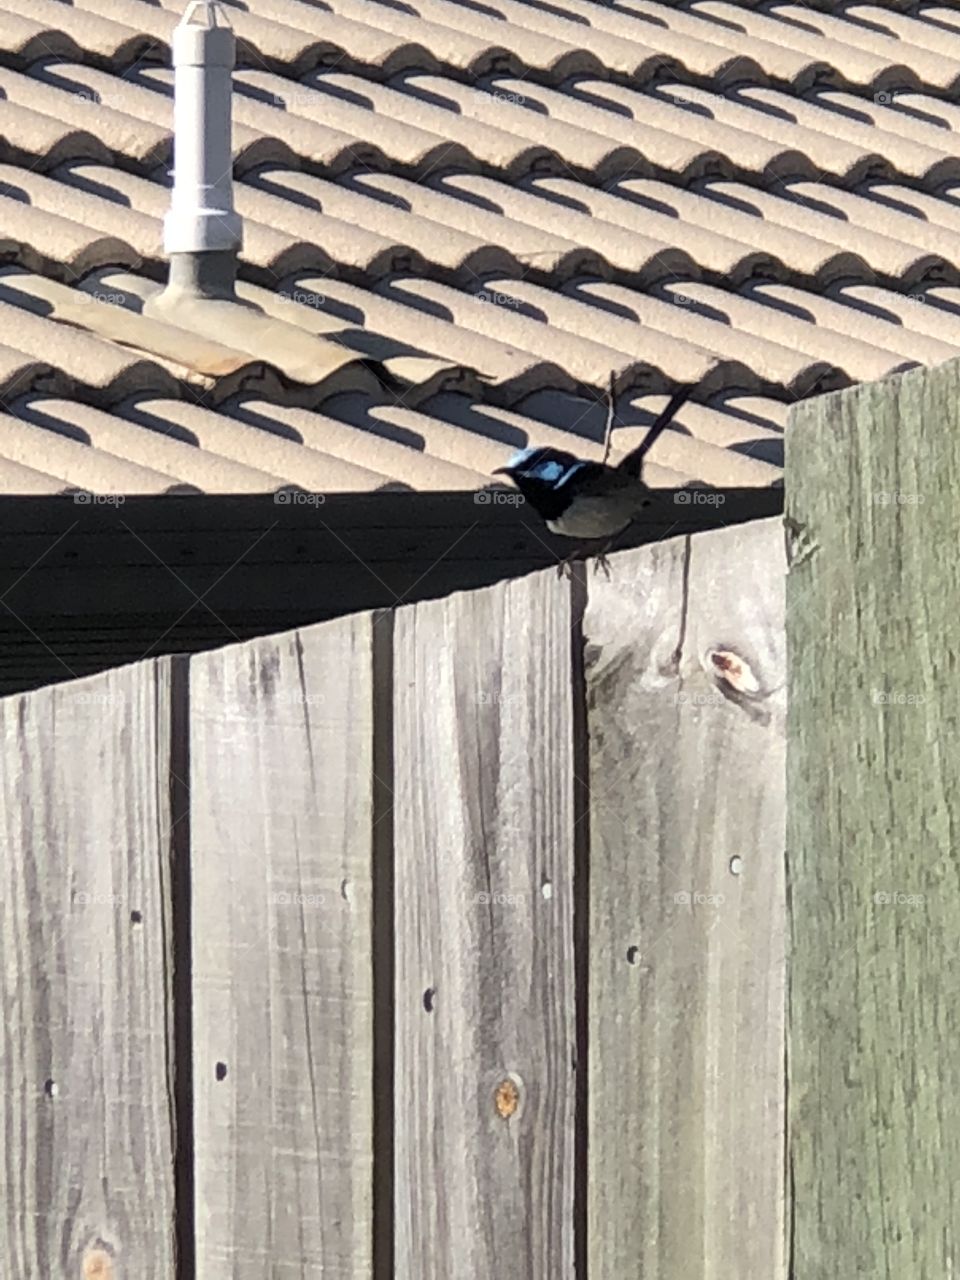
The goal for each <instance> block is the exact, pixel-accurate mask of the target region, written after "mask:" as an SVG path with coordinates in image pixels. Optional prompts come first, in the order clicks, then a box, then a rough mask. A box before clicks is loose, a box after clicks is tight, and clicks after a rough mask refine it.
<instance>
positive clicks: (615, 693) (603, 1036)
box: [584, 521, 785, 1280]
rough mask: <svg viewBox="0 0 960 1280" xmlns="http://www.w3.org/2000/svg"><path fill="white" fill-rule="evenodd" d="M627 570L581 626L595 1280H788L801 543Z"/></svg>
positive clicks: (735, 540)
mask: <svg viewBox="0 0 960 1280" xmlns="http://www.w3.org/2000/svg"><path fill="white" fill-rule="evenodd" d="M612 566H613V572H612V578H611V580H610V581H609V582H606V581H604V580H603V579H602V578H598V577H593V576H592V577H591V579H590V582H589V600H588V604H587V610H586V614H585V618H584V638H585V641H586V646H587V647H586V672H587V689H588V723H589V731H590V899H591V908H590V959H589V969H590V980H589V1009H590V1018H589V1025H590V1060H589V1079H590V1090H589V1148H588V1150H589V1177H588V1187H589V1221H588V1247H589V1259H590V1275H591V1277H592V1278H593V1280H621V1278H622V1277H626V1276H631V1277H634V1276H643V1277H644V1280H654V1277H656V1278H657V1280H700V1278H703V1280H728V1278H729V1277H731V1276H743V1277H750V1278H751V1280H753V1277H758V1278H759V1277H763V1280H781V1278H782V1277H783V1276H784V1275H785V1257H784V1221H783V1218H784V1189H783V1159H784V1157H783V1108H784V1091H783V1090H784V1085H783V1058H784V916H785V902H784V875H783V839H784V825H783V824H784V775H783V769H784V764H783V754H784V741H783V738H784V645H783V571H784V560H783V534H782V528H781V525H780V522H779V521H764V522H762V523H758V524H753V525H750V526H744V527H740V528H735V529H728V530H721V531H718V532H711V533H705V534H701V535H698V536H697V537H696V538H695V539H693V540H692V541H691V540H688V539H676V540H673V541H671V542H669V543H664V544H662V545H660V546H654V547H646V548H641V549H640V550H637V551H630V552H626V553H623V554H622V555H617V556H615V557H613V560H612ZM748 584H749V586H748Z"/></svg>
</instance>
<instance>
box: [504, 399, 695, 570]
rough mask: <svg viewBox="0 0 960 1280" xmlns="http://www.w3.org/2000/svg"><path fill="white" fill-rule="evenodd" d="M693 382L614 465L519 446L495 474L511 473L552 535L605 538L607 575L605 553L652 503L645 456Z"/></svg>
mask: <svg viewBox="0 0 960 1280" xmlns="http://www.w3.org/2000/svg"><path fill="white" fill-rule="evenodd" d="M694 386H695V384H694V383H684V384H682V385H681V386H679V387H678V388H677V390H676V391H675V392H674V393H673V395H672V396H671V397H670V399H669V401H668V402H667V404H666V406H665V407H664V408H663V410H661V412H660V414H659V416H658V417H657V419H656V421H655V422H654V423H653V425H652V426H651V428H650V430H649V431H648V432H647V434H646V437H645V438H644V440H643V443H642V444H640V445H638V447H637V448H636V449H633V450H631V452H630V453H628V454H627V455H626V457H624V458H623V459H621V461H620V462H619V464H618V465H617V466H615V467H610V466H608V465H607V464H606V463H605V462H588V461H585V460H584V459H583V458H578V457H577V456H576V455H575V454H572V453H567V452H565V451H564V450H563V449H551V448H548V447H539V448H536V447H535V448H527V449H521V450H520V451H519V453H516V454H514V456H513V457H512V458H511V459H510V461H509V462H508V463H507V464H506V465H505V466H503V467H497V468H496V470H495V471H493V472H492V474H493V475H506V476H508V477H509V479H511V480H512V481H513V483H514V484H515V485H516V486H517V488H518V489H519V490H520V492H521V493H522V494H523V496H524V498H525V499H526V501H527V502H529V503H530V505H531V506H532V507H533V509H534V510H535V511H536V512H537V513H538V514H539V515H540V516H541V517H542V518H543V520H544V521H545V523H546V526H547V528H548V529H549V530H550V532H551V533H556V534H559V535H560V536H561V537H564V538H577V539H579V540H580V541H581V542H587V543H593V542H598V541H599V540H600V539H601V538H603V539H606V543H605V545H604V546H603V548H602V549H601V550H600V551H599V552H597V553H596V557H597V566H596V567H597V568H598V569H599V568H603V570H604V572H605V573H607V575H608V576H609V572H610V569H609V564H608V563H607V559H606V552H607V551H609V550H610V548H611V546H612V545H613V543H614V541H615V540H616V538H617V536H618V535H619V534H621V533H622V532H623V531H624V529H626V528H627V527H628V526H629V525H630V524H631V523H632V522H633V521H634V520H635V519H636V517H637V516H638V515H639V513H640V512H641V510H642V509H643V508H644V507H646V506H648V505H649V503H650V501H651V497H650V489H649V488H648V486H647V485H646V484H645V483H644V480H643V461H644V458H645V457H646V456H647V454H648V453H649V452H650V449H651V448H652V446H653V444H654V442H655V441H656V440H657V438H658V437H659V436H660V434H661V432H662V431H664V430H665V429H666V427H667V426H669V424H670V422H671V421H672V420H673V417H674V415H675V414H676V412H677V410H678V409H679V408H680V406H681V405H682V404H684V403H685V401H686V400H687V399H689V397H690V394H691V392H692V391H693V389H694ZM611 405H612V399H611ZM576 556H577V552H576V551H574V552H573V553H572V555H571V556H569V557H567V560H565V561H562V562H561V564H560V567H559V571H560V572H563V570H564V568H565V566H567V565H568V563H569V561H570V560H571V559H574V558H576Z"/></svg>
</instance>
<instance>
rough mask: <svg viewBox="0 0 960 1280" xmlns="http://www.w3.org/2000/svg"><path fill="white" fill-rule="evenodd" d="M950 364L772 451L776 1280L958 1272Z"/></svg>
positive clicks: (959, 1084)
mask: <svg viewBox="0 0 960 1280" xmlns="http://www.w3.org/2000/svg"><path fill="white" fill-rule="evenodd" d="M958 399H960V361H955V360H954V361H950V362H949V363H948V364H945V365H941V366H939V367H938V368H936V369H923V370H915V371H911V372H909V373H907V374H905V375H903V376H902V377H896V378H890V379H887V380H885V381H883V382H878V383H874V384H871V385H868V386H862V387H857V388H855V389H853V390H851V391H848V392H844V393H843V394H842V395H829V396H820V397H817V398H816V399H815V400H812V401H809V402H807V403H806V404H805V405H804V406H803V407H802V408H798V409H797V410H795V411H794V414H793V415H792V420H791V424H790V426H789V428H788V431H787V464H788V474H789V476H790V483H791V488H790V491H789V502H788V513H787V515H788V518H787V528H788V531H789V535H790V552H791V558H790V571H789V576H788V581H787V640H788V649H789V656H790V719H789V735H788V743H789V747H788V795H789V814H788V832H789V840H788V845H787V849H788V868H787V870H788V876H789V883H790V930H791V933H790V936H791V976H790V1054H789V1073H790V1079H789V1097H790V1116H789V1150H790V1160H791V1174H792V1182H793V1187H794V1212H793V1221H794V1229H793V1247H794V1259H795V1270H796V1275H797V1277H799V1278H800V1280H803V1277H805V1276H821V1275H831V1276H854V1275H856V1276H875V1277H877V1278H878V1280H888V1278H889V1280H894V1278H896V1280H899V1277H906V1276H909V1277H911V1280H954V1278H955V1277H958V1276H960V1238H958V1235H960V1185H958V1179H957V1171H958V1169H960V1125H958V1123H957V1099H958V1097H960V1016H958V1009H957V994H956V993H957V991H958V989H960V863H958V856H957V850H958V844H960V821H958V815H960V782H958V769H957V745H958V727H960V681H958V667H960V642H958V636H960V627H958V621H957V613H958V608H957V601H958V597H960V568H958V560H957V532H958V526H960V519H958V517H960V499H958V494H960V436H958V434H957V403H958Z"/></svg>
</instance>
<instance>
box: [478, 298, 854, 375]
mask: <svg viewBox="0 0 960 1280" xmlns="http://www.w3.org/2000/svg"><path fill="white" fill-rule="evenodd" d="M491 283H493V284H494V286H495V287H496V288H498V289H500V290H502V291H503V293H504V296H505V297H509V298H516V299H517V302H518V303H519V304H520V305H521V306H524V307H528V308H530V309H531V311H533V312H534V313H535V314H537V315H539V316H540V317H541V324H542V325H543V326H544V329H545V332H544V337H545V340H546V341H549V342H553V343H555V342H556V341H557V331H558V330H559V331H561V332H563V331H566V333H567V334H570V335H575V336H576V338H577V339H578V341H577V343H576V344H573V343H571V344H570V345H571V346H573V345H576V346H578V347H579V346H580V344H581V343H584V342H587V341H588V340H590V339H589V338H588V335H593V340H594V341H599V340H604V341H605V342H606V343H607V345H608V348H609V349H612V350H617V349H619V350H620V351H622V352H628V353H630V359H631V363H630V365H628V366H627V367H628V368H629V369H632V370H642V369H644V367H645V366H647V361H650V362H651V363H653V362H654V361H655V367H660V368H663V369H665V370H668V371H669V372H670V375H671V380H672V381H676V382H681V381H683V380H684V377H686V379H687V380H695V381H698V382H699V381H703V380H704V379H705V378H706V375H707V373H708V372H709V370H710V369H711V367H712V366H713V365H714V364H716V363H717V362H719V364H720V369H719V370H718V374H719V377H715V378H713V379H711V381H714V382H716V381H722V383H725V384H727V385H729V384H731V383H733V384H734V385H736V384H737V383H739V385H740V386H742V387H749V386H754V387H756V386H759V385H762V384H764V383H768V384H770V383H773V384H780V385H782V386H784V387H785V388H786V389H787V391H788V392H790V393H791V394H793V395H801V394H803V393H804V392H805V391H809V390H810V389H811V388H812V387H813V385H814V383H816V382H818V381H820V380H822V379H823V378H825V377H826V376H828V375H829V374H830V372H831V368H832V362H831V361H829V360H824V359H811V358H809V357H808V356H807V355H806V354H805V353H803V352H798V351H796V350H794V349H793V348H791V347H789V346H786V345H781V344H780V343H777V342H775V341H772V340H770V339H769V338H764V337H753V338H751V337H746V336H745V335H743V334H741V333H738V332H737V331H736V330H734V329H733V328H731V327H730V325H729V324H726V323H722V322H721V323H718V322H717V321H716V320H713V319H707V318H706V317H704V316H701V315H698V314H697V313H696V311H695V310H694V309H693V308H691V307H688V306H686V305H684V304H683V302H682V301H680V304H679V305H677V304H676V303H674V302H668V301H664V300H662V299H659V298H654V297H651V296H649V295H648V294H643V293H640V292H638V291H635V290H632V289H625V288H623V287H621V286H619V285H608V284H604V283H595V282H591V281H586V282H583V283H579V284H572V285H567V286H565V287H564V289H563V291H562V292H555V291H552V290H547V289H543V288H540V287H538V286H536V285H531V284H527V283H526V282H511V281H507V280H504V281H496V282H491ZM693 290H694V284H693V282H691V283H689V284H688V283H684V284H683V285H682V286H679V287H678V289H677V297H678V299H680V300H682V299H683V298H684V296H685V294H684V292H683V291H690V292H693ZM502 309H503V308H501V310H502ZM524 319H525V322H526V323H531V322H530V321H526V318H525V317H524ZM641 353H642V354H641ZM675 362H676V363H675ZM671 366H673V367H672V368H671ZM607 367H608V368H623V358H622V357H621V360H620V362H619V363H612V362H610V361H609V360H608V362H607ZM647 367H648V366H647ZM684 367H685V368H686V369H687V370H688V372H687V374H686V375H684V374H683V373H682V372H681V370H682V369H683V368H684ZM674 370H675V372H674ZM738 375H739V377H738ZM638 377H639V375H638V374H634V379H638ZM591 381H593V382H594V385H602V381H601V379H600V378H596V377H595V378H594V379H591Z"/></svg>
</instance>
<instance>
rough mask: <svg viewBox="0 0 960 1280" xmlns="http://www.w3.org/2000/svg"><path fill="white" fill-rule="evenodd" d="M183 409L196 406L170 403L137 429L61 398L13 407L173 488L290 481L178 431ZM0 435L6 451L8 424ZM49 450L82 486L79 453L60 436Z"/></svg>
mask: <svg viewBox="0 0 960 1280" xmlns="http://www.w3.org/2000/svg"><path fill="white" fill-rule="evenodd" d="M178 405H179V406H180V407H181V408H183V409H184V410H187V411H189V410H190V409H192V408H193V406H189V405H180V402H178V401H175V400H171V401H167V402H166V406H167V409H168V412H167V413H166V414H165V415H164V417H163V418H162V419H155V420H154V421H153V422H152V423H150V425H149V426H148V425H146V420H145V419H144V420H138V425H133V424H132V423H131V422H130V421H128V420H127V419H126V418H125V417H121V416H120V414H119V413H104V412H103V411H102V410H100V409H94V408H92V407H91V406H90V405H86V404H79V403H77V401H75V400H63V399H57V398H56V397H47V396H42V397H41V396H24V397H22V398H21V399H19V400H15V401H14V402H13V404H12V405H11V408H12V411H13V413H14V415H15V416H16V418H17V419H18V420H19V421H20V422H22V423H24V424H26V425H29V426H31V427H34V428H38V429H44V430H46V431H48V432H50V433H59V434H60V435H61V436H64V437H66V438H67V439H70V438H71V437H72V440H71V443H74V442H81V443H82V444H84V445H89V446H91V447H92V449H93V450H96V451H97V452H98V453H101V454H105V455H109V456H110V457H111V458H116V459H120V460H121V461H122V462H124V463H128V464H130V465H131V466H134V467H137V468H139V469H140V470H141V471H146V472H149V473H151V474H152V475H153V476H155V477H157V483H159V484H161V485H162V484H163V481H162V480H160V479H159V477H161V476H166V477H167V483H168V484H169V485H173V484H188V485H191V486H193V487H194V488H195V489H196V490H197V491H198V492H209V491H211V490H221V491H223V492H229V493H263V492H264V491H269V490H270V489H273V488H277V489H278V488H280V487H282V485H284V484H285V483H286V481H285V479H284V477H283V475H282V474H281V475H271V474H270V472H269V470H267V469H263V468H262V466H255V465H251V464H250V463H247V464H243V463H239V462H234V461H232V460H230V459H228V458H225V457H223V456H218V455H217V453H216V452H215V451H214V450H211V449H208V448H207V447H206V446H205V445H204V444H202V443H201V441H200V440H199V439H198V438H197V437H196V436H194V435H193V433H191V432H190V431H188V430H181V431H177V428H176V417H177V406H178ZM193 411H194V412H195V413H198V414H201V415H205V416H206V417H207V418H213V419H215V420H218V419H219V415H218V414H215V413H211V412H210V411H204V410H198V409H194V410H193ZM0 437H2V438H3V441H4V443H3V445H0V448H4V447H5V445H6V423H5V421H0ZM49 447H50V448H51V449H54V450H56V451H57V452H58V453H60V454H62V457H63V463H62V466H63V470H64V474H65V475H66V474H69V475H70V476H71V480H72V482H73V483H74V484H78V485H80V484H82V481H81V479H80V478H79V477H80V476H81V475H86V473H85V472H82V471H78V470H77V469H76V464H77V462H78V458H77V455H76V453H75V452H74V451H71V450H69V449H68V448H64V447H63V445H62V444H61V442H60V439H59V438H58V439H55V440H53V441H51V442H50V446H49ZM87 453H88V450H87V449H81V454H82V459H80V460H86V461H87V462H89V459H87V458H86V454H87ZM111 474H112V475H113V476H114V478H117V479H119V478H120V477H119V476H118V475H116V464H113V463H111ZM89 478H90V477H89V476H87V479H89Z"/></svg>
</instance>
